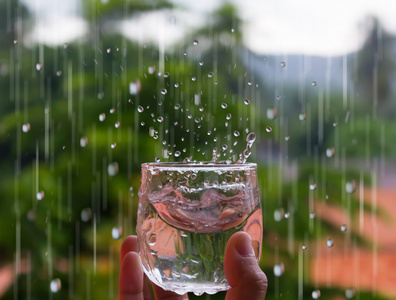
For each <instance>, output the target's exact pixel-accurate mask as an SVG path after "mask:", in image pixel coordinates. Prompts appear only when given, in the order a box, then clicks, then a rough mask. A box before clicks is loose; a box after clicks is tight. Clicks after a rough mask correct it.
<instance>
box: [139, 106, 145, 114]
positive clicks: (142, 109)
mask: <svg viewBox="0 0 396 300" xmlns="http://www.w3.org/2000/svg"><path fill="white" fill-rule="evenodd" d="M137 111H138V112H140V113H141V112H143V111H144V108H143V106H141V105H139V106H138V107H137Z"/></svg>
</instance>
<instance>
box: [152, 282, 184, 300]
mask: <svg viewBox="0 0 396 300" xmlns="http://www.w3.org/2000/svg"><path fill="white" fill-rule="evenodd" d="M152 286H153V290H154V295H155V299H157V300H188V295H187V294H184V295H179V294H176V293H173V292H171V291H165V290H164V289H162V288H160V287H159V286H158V285H155V284H153V285H152Z"/></svg>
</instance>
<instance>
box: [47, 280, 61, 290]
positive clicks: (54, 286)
mask: <svg viewBox="0 0 396 300" xmlns="http://www.w3.org/2000/svg"><path fill="white" fill-rule="evenodd" d="M61 288H62V283H61V281H60V279H59V278H56V279H52V280H51V282H50V290H51V292H52V293H57V292H59V291H60V289H61Z"/></svg>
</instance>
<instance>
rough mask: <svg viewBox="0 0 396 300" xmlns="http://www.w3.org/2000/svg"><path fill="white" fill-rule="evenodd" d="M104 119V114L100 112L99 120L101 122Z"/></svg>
mask: <svg viewBox="0 0 396 300" xmlns="http://www.w3.org/2000/svg"><path fill="white" fill-rule="evenodd" d="M104 120H106V114H105V113H102V114H100V115H99V121H100V122H103V121H104Z"/></svg>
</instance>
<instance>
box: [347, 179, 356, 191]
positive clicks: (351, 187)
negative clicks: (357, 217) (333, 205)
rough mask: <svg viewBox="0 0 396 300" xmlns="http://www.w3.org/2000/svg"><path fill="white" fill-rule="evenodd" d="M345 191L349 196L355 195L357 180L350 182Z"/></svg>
mask: <svg viewBox="0 0 396 300" xmlns="http://www.w3.org/2000/svg"><path fill="white" fill-rule="evenodd" d="M345 191H346V192H347V193H348V194H353V193H354V192H355V191H356V182H355V180H352V181H348V182H347V183H346V184H345Z"/></svg>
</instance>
